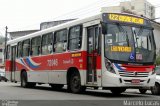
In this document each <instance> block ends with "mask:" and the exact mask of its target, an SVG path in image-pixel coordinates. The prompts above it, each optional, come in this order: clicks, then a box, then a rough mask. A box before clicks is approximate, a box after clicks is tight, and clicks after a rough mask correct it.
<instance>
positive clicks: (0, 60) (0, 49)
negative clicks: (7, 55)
mask: <svg viewBox="0 0 160 106" xmlns="http://www.w3.org/2000/svg"><path fill="white" fill-rule="evenodd" d="M4 41H5V38H4V37H3V36H0V67H1V66H3V65H4Z"/></svg>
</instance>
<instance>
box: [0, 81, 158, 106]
mask: <svg viewBox="0 0 160 106" xmlns="http://www.w3.org/2000/svg"><path fill="white" fill-rule="evenodd" d="M0 100H2V101H1V103H0V105H1V104H2V106H13V105H6V104H5V103H10V102H11V104H12V102H13V104H14V106H21V105H23V106H28V105H30V106H31V105H32V104H34V106H36V105H37V106H44V105H45V104H46V103H47V105H46V106H49V105H51V106H53V104H54V106H56V105H57V106H60V105H65V106H72V105H74V106H75V105H76V106H86V105H90V106H97V105H102V106H104V105H107V104H108V106H117V104H118V105H119V106H140V105H141V106H160V96H155V95H152V94H151V92H150V91H147V93H146V94H143V95H142V94H140V93H139V91H138V90H135V89H128V90H127V91H126V92H125V93H122V94H121V95H119V96H115V95H112V93H111V92H110V91H109V90H93V89H87V91H86V92H85V93H83V94H72V93H68V92H67V90H66V87H64V88H63V89H62V90H60V91H54V90H52V89H51V87H50V86H49V85H47V84H46V85H37V86H36V87H35V88H22V87H20V83H11V82H0ZM130 101H131V102H130ZM146 101H151V102H152V104H151V105H148V104H146ZM17 102H18V104H17V105H15V104H16V103H17ZM134 102H135V103H136V104H134ZM127 103H131V104H127ZM153 103H155V104H153ZM35 104H36V105H35Z"/></svg>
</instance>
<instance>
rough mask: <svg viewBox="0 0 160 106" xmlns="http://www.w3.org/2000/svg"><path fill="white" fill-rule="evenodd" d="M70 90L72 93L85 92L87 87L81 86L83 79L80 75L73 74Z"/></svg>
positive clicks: (69, 85)
mask: <svg viewBox="0 0 160 106" xmlns="http://www.w3.org/2000/svg"><path fill="white" fill-rule="evenodd" d="M68 90H69V91H70V92H72V93H81V92H84V91H85V87H83V86H81V79H80V75H79V74H78V73H73V74H72V75H71V78H70V80H69V84H68Z"/></svg>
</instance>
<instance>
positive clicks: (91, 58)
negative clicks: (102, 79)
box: [87, 25, 98, 84]
mask: <svg viewBox="0 0 160 106" xmlns="http://www.w3.org/2000/svg"><path fill="white" fill-rule="evenodd" d="M97 45H98V25H97V26H91V27H88V28H87V83H91V84H95V83H96V82H97V55H98V51H97V48H98V47H97Z"/></svg>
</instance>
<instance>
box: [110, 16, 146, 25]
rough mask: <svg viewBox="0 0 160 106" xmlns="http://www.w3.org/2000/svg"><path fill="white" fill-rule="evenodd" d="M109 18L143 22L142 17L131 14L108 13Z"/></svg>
mask: <svg viewBox="0 0 160 106" xmlns="http://www.w3.org/2000/svg"><path fill="white" fill-rule="evenodd" d="M109 20H114V21H120V22H129V23H135V24H144V19H142V18H137V17H133V16H126V15H119V14H109Z"/></svg>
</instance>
